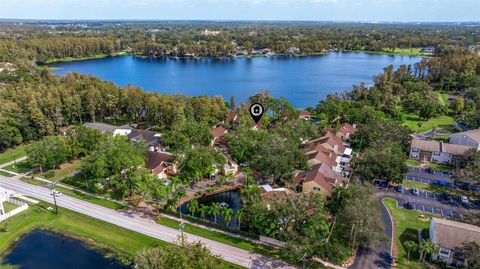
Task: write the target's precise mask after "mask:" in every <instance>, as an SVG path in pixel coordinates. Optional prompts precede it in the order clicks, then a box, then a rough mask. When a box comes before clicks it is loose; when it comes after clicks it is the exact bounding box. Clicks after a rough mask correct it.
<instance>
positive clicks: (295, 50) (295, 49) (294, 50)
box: [285, 47, 300, 54]
mask: <svg viewBox="0 0 480 269" xmlns="http://www.w3.org/2000/svg"><path fill="white" fill-rule="evenodd" d="M285 52H286V53H287V54H297V53H300V48H298V47H289V48H288V49H287V50H286V51H285Z"/></svg>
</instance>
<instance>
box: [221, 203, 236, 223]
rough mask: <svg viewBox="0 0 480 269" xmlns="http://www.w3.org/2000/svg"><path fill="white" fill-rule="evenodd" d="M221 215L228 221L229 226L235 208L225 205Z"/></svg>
mask: <svg viewBox="0 0 480 269" xmlns="http://www.w3.org/2000/svg"><path fill="white" fill-rule="evenodd" d="M221 215H222V218H223V220H224V221H225V222H226V223H227V227H228V225H229V224H230V222H231V221H232V217H233V215H234V211H233V209H231V208H226V207H224V208H223V210H222V212H221Z"/></svg>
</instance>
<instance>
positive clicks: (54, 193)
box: [50, 190, 62, 197]
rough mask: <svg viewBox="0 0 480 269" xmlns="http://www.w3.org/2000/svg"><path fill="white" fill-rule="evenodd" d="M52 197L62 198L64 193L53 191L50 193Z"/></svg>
mask: <svg viewBox="0 0 480 269" xmlns="http://www.w3.org/2000/svg"><path fill="white" fill-rule="evenodd" d="M50 195H54V196H55V197H60V196H62V193H61V192H59V191H57V190H52V191H51V192H50Z"/></svg>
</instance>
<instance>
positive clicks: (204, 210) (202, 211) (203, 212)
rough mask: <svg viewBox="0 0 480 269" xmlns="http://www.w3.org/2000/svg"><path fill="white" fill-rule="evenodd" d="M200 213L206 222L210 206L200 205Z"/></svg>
mask: <svg viewBox="0 0 480 269" xmlns="http://www.w3.org/2000/svg"><path fill="white" fill-rule="evenodd" d="M198 213H199V214H200V217H201V218H202V219H203V220H205V216H206V215H207V213H208V206H206V205H202V204H200V207H199V208H198Z"/></svg>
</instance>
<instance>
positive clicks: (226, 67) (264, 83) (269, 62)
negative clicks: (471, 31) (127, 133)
mask: <svg viewBox="0 0 480 269" xmlns="http://www.w3.org/2000/svg"><path fill="white" fill-rule="evenodd" d="M420 60H421V58H419V57H410V56H398V55H395V56H393V55H378V54H368V53H355V52H338V53H328V54H326V55H320V56H306V57H282V56H278V57H254V58H235V59H233V58H227V59H210V58H203V59H180V60H174V59H145V58H140V57H134V56H122V57H109V58H104V59H97V60H86V61H76V62H67V63H56V64H51V65H50V66H52V67H59V68H61V69H58V70H54V71H53V73H55V74H66V73H68V72H78V73H82V74H88V75H95V76H97V77H100V78H102V79H104V80H108V81H112V82H114V83H115V84H116V85H118V86H125V85H127V84H129V83H130V84H132V85H136V86H139V87H141V88H143V89H144V90H147V91H157V92H161V93H168V94H175V93H181V94H186V95H190V96H198V95H209V96H214V95H221V96H223V97H224V98H225V100H230V96H232V95H233V96H235V98H236V100H237V102H239V101H243V100H246V99H247V98H248V97H249V96H251V95H254V94H256V93H257V92H258V91H259V90H265V89H268V90H269V91H270V92H271V94H272V95H273V96H274V97H280V96H284V97H286V98H287V99H288V100H289V101H290V102H291V103H292V104H293V105H294V106H295V107H299V108H300V107H306V106H315V105H316V104H317V103H318V101H319V100H321V99H324V98H325V97H326V96H327V94H329V93H333V92H341V91H345V90H350V89H351V88H352V85H354V84H360V83H361V82H362V81H363V82H365V83H367V84H371V83H372V78H373V76H374V75H376V74H378V73H380V72H382V70H383V68H384V67H386V66H388V65H394V66H395V67H398V66H400V65H402V64H414V63H416V62H419V61H420Z"/></svg>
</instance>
